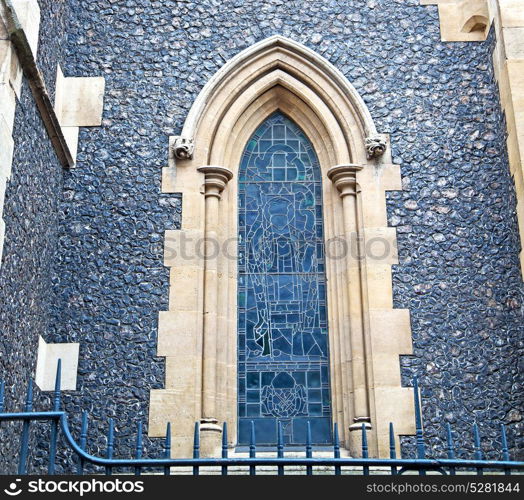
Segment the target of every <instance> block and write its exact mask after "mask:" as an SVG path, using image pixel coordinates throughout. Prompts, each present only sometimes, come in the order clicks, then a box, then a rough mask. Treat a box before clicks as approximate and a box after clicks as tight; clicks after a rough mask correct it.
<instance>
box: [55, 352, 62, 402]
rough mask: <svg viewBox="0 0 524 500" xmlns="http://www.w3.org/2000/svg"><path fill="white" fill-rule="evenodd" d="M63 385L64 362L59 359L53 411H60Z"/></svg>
mask: <svg viewBox="0 0 524 500" xmlns="http://www.w3.org/2000/svg"><path fill="white" fill-rule="evenodd" d="M61 383H62V360H61V359H59V360H58V361H57V363H56V377H55V394H54V402H53V411H60V385H61Z"/></svg>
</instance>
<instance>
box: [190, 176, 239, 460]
mask: <svg viewBox="0 0 524 500" xmlns="http://www.w3.org/2000/svg"><path fill="white" fill-rule="evenodd" d="M198 171H199V172H202V173H203V174H205V182H204V196H205V204H206V206H205V218H206V219H205V246H204V330H203V339H202V415H201V417H202V418H201V425H200V430H201V431H202V436H201V447H202V450H201V451H202V454H203V456H206V455H207V456H213V455H214V454H215V452H216V450H217V447H218V448H219V447H220V433H221V427H220V426H219V425H218V421H217V418H216V416H217V414H216V389H217V384H216V377H217V371H216V367H217V339H218V337H219V335H220V333H221V332H218V331H217V327H218V322H217V316H218V275H217V271H218V269H217V267H218V257H219V255H218V254H219V251H220V243H219V241H218V236H217V229H218V224H219V223H220V221H219V208H220V199H221V193H222V191H223V190H224V189H225V187H226V186H227V183H228V182H229V181H230V180H231V179H232V178H233V173H232V172H231V171H230V170H229V169H227V168H224V167H218V166H207V167H200V168H199V169H198ZM222 333H224V332H222Z"/></svg>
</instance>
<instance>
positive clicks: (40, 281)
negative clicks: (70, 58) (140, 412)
mask: <svg viewBox="0 0 524 500" xmlns="http://www.w3.org/2000/svg"><path fill="white" fill-rule="evenodd" d="M39 4H40V8H41V11H42V23H41V31H40V42H39V47H40V48H39V52H38V64H39V65H40V67H41V68H42V71H43V74H44V77H45V79H46V82H47V85H48V86H49V89H50V92H54V81H55V77H56V65H57V63H58V61H59V60H60V57H61V52H62V49H63V47H64V46H65V36H64V35H65V23H66V17H67V5H66V3H65V2H63V1H62V0H60V1H56V0H40V1H39ZM13 137H14V138H15V149H14V158H13V165H12V174H11V178H10V180H9V181H8V183H7V190H6V197H5V205H4V215H3V218H4V220H5V223H6V230H5V242H4V252H3V259H2V265H1V267H0V329H1V334H0V378H1V379H4V380H5V383H6V407H7V409H9V410H14V409H18V410H20V409H21V407H22V404H23V401H24V399H25V392H26V386H27V382H28V379H29V377H32V376H34V373H35V366H36V354H37V348H38V336H39V335H42V336H44V337H47V335H48V334H49V331H50V328H51V323H52V316H51V311H52V309H53V308H54V307H56V305H57V304H56V300H57V297H56V295H55V294H54V291H53V287H52V273H53V266H54V264H55V263H56V261H57V256H56V252H57V249H58V232H59V230H58V226H59V219H58V212H59V206H60V197H61V192H62V173H63V172H62V167H61V166H60V163H59V162H58V160H57V158H56V155H55V152H54V150H53V148H52V146H51V143H50V141H49V138H48V135H47V132H46V130H45V128H44V126H43V123H42V120H41V118H40V115H39V113H38V110H37V108H36V106H35V103H34V100H33V96H32V94H31V91H30V90H29V87H28V85H27V82H26V81H25V79H24V83H23V87H22V93H21V99H20V101H18V102H17V107H16V115H15V124H14V130H13ZM35 404H36V407H37V408H38V407H44V406H45V398H44V401H41V400H40V399H39V394H38V390H36V394H35ZM18 427H19V426H18V425H15V426H14V428H15V429H17V428H18ZM12 428H13V427H10V428H6V427H5V426H3V427H2V429H0V440H1V443H2V445H1V446H0V463H2V465H3V466H5V469H4V467H2V471H4V470H5V471H10V472H13V471H15V467H16V466H15V464H14V463H13V459H12V457H13V455H14V454H15V453H16V450H17V448H18V445H19V436H18V434H17V433H16V434H15V433H13V432H11V429H12Z"/></svg>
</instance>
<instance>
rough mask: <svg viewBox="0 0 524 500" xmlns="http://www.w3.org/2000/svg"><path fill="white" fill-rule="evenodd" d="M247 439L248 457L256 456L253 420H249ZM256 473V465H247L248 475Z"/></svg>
mask: <svg viewBox="0 0 524 500" xmlns="http://www.w3.org/2000/svg"><path fill="white" fill-rule="evenodd" d="M250 435H251V436H250V440H249V458H256V456H257V440H256V435H255V422H253V420H251V433H250ZM256 473H257V470H256V467H255V466H254V465H250V466H249V475H250V476H255V475H256Z"/></svg>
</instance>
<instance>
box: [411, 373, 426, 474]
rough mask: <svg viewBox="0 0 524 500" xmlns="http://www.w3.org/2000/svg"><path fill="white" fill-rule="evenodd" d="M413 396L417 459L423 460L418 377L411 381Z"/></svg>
mask: <svg viewBox="0 0 524 500" xmlns="http://www.w3.org/2000/svg"><path fill="white" fill-rule="evenodd" d="M413 394H414V397H415V432H416V441H417V458H418V459H419V460H424V459H425V458H426V444H425V443H424V431H423V430H422V409H421V405H420V395H419V391H418V377H416V376H415V377H414V379H413ZM419 475H421V476H425V475H426V471H425V470H424V469H419Z"/></svg>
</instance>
